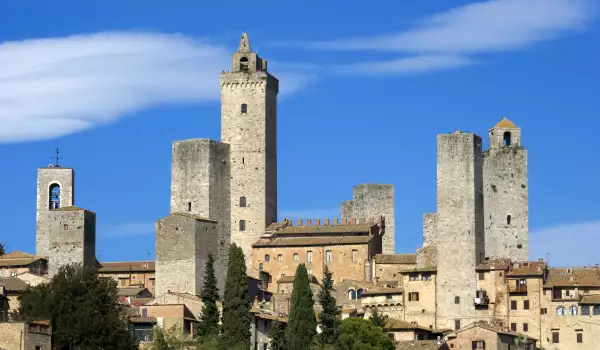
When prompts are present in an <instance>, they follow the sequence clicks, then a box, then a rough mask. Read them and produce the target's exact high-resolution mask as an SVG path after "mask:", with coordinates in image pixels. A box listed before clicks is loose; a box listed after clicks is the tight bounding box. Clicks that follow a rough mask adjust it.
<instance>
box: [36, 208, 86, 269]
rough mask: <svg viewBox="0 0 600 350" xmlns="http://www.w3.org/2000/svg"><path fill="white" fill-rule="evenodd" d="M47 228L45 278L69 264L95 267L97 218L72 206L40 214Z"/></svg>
mask: <svg viewBox="0 0 600 350" xmlns="http://www.w3.org/2000/svg"><path fill="white" fill-rule="evenodd" d="M43 216H44V217H45V218H44V221H45V222H46V223H47V227H48V228H49V238H50V239H49V242H50V244H49V249H48V274H49V276H50V277H52V276H54V275H55V274H56V273H57V272H58V270H59V269H60V268H61V267H62V266H64V265H69V264H81V265H83V266H87V267H90V268H94V267H96V214H95V213H93V212H91V211H88V210H85V209H82V208H79V207H75V206H70V207H60V208H57V209H52V210H51V211H49V212H47V213H45V214H43Z"/></svg>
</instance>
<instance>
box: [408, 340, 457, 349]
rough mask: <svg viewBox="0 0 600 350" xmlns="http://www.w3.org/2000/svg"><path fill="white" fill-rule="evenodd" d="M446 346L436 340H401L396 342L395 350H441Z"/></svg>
mask: <svg viewBox="0 0 600 350" xmlns="http://www.w3.org/2000/svg"><path fill="white" fill-rule="evenodd" d="M446 348H447V347H446V345H445V344H444V343H443V342H439V341H437V340H402V341H399V342H396V350H442V349H446Z"/></svg>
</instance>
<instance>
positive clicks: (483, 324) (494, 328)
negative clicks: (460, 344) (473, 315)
mask: <svg viewBox="0 0 600 350" xmlns="http://www.w3.org/2000/svg"><path fill="white" fill-rule="evenodd" d="M473 327H481V328H483V329H487V330H488V331H492V332H495V333H498V334H506V335H510V336H513V337H525V338H527V339H528V340H530V341H537V339H535V338H532V337H530V336H528V335H527V336H526V335H524V334H522V333H518V332H512V331H505V330H503V329H501V328H500V327H497V326H494V325H491V324H489V323H487V322H482V321H479V322H474V323H471V324H470V325H467V326H466V327H464V328H461V329H459V330H457V331H456V332H455V333H460V332H462V331H465V330H467V329H470V328H473Z"/></svg>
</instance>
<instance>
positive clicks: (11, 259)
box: [0, 251, 43, 267]
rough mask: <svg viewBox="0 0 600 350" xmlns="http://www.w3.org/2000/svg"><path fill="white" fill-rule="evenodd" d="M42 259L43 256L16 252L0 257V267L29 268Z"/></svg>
mask: <svg viewBox="0 0 600 350" xmlns="http://www.w3.org/2000/svg"><path fill="white" fill-rule="evenodd" d="M41 259H43V258H42V257H41V256H35V255H31V254H27V253H23V252H19V251H14V252H10V253H8V254H4V255H2V256H0V267H9V266H27V265H29V264H32V263H34V262H36V261H38V260H41Z"/></svg>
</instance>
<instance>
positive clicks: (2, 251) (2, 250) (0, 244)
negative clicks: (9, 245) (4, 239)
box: [0, 243, 6, 256]
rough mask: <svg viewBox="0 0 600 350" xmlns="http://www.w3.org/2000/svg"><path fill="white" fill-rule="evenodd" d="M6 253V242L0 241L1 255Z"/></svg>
mask: <svg viewBox="0 0 600 350" xmlns="http://www.w3.org/2000/svg"><path fill="white" fill-rule="evenodd" d="M4 254H6V251H5V249H4V244H2V243H0V256H2V255H4Z"/></svg>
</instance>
